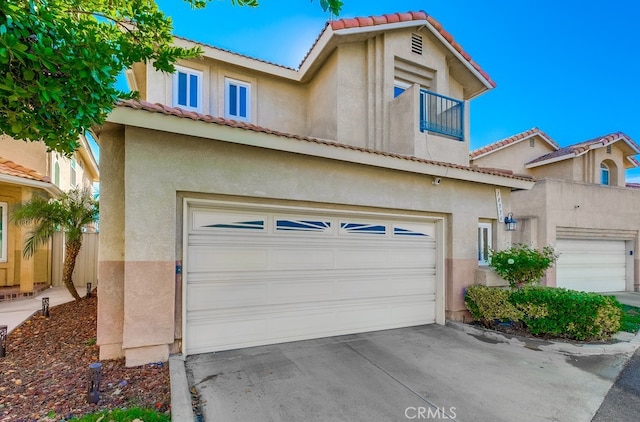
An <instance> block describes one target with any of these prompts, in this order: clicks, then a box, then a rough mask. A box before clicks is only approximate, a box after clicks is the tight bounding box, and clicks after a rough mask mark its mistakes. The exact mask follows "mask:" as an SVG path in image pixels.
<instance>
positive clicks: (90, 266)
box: [51, 232, 99, 288]
mask: <svg viewBox="0 0 640 422" xmlns="http://www.w3.org/2000/svg"><path fill="white" fill-rule="evenodd" d="M98 245H99V234H98V233H84V234H83V235H82V248H81V249H80V253H79V254H78V258H77V259H76V268H75V269H74V270H73V275H72V279H73V284H74V285H75V286H76V287H84V286H86V285H87V283H91V285H92V287H93V288H95V287H96V286H97V285H98ZM63 261H64V233H61V232H58V233H56V234H55V235H54V236H53V244H52V247H51V285H52V286H54V287H60V286H64V284H63V283H62V268H63Z"/></svg>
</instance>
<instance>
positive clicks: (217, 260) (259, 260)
mask: <svg viewBox="0 0 640 422" xmlns="http://www.w3.org/2000/svg"><path fill="white" fill-rule="evenodd" d="M268 258H269V254H268V250H267V249H259V248H251V247H247V246H245V247H243V248H221V247H213V246H192V247H191V248H190V249H189V266H188V271H193V272H208V271H221V270H222V271H228V270H247V269H266V268H267V265H268V262H269V259H268Z"/></svg>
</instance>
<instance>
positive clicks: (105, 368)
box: [0, 294, 171, 422]
mask: <svg viewBox="0 0 640 422" xmlns="http://www.w3.org/2000/svg"><path fill="white" fill-rule="evenodd" d="M96 306H97V298H96V296H95V294H94V295H93V297H91V298H88V299H87V298H85V299H82V300H80V301H78V302H70V303H66V304H64V305H60V306H56V307H54V308H51V309H50V313H49V315H50V316H49V318H46V317H44V316H42V315H41V313H40V312H38V313H37V314H36V315H34V316H33V317H31V318H30V319H29V320H27V321H25V323H24V324H22V325H21V326H20V327H18V328H16V329H15V330H14V331H13V332H12V333H11V334H9V336H8V338H7V345H6V346H7V347H6V357H4V358H0V422H5V421H12V422H13V421H62V420H67V419H70V418H72V417H78V416H82V415H85V414H88V413H92V412H97V411H101V410H107V409H113V408H116V407H117V408H129V407H145V408H153V409H156V410H158V411H160V412H167V413H168V412H169V411H170V405H171V394H170V383H169V367H168V364H166V363H165V364H163V363H156V364H149V365H144V366H139V367H135V368H127V367H125V364H124V359H118V360H111V361H103V362H101V363H102V381H101V383H100V401H99V402H98V403H97V404H90V403H88V400H87V392H88V387H89V369H88V368H89V365H90V364H91V363H96V362H99V348H98V346H97V345H96V319H97V318H96Z"/></svg>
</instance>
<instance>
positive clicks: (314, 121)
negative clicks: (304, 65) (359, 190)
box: [134, 28, 470, 165]
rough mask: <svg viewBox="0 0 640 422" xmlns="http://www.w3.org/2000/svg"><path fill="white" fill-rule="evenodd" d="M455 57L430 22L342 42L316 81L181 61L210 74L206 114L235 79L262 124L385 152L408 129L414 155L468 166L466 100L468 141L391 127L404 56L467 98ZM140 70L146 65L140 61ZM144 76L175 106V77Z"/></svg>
mask: <svg viewBox="0 0 640 422" xmlns="http://www.w3.org/2000/svg"><path fill="white" fill-rule="evenodd" d="M416 31H418V32H420V33H421V34H422V35H423V43H424V46H423V54H422V55H419V54H416V53H413V52H411V34H412V33H414V32H416ZM449 56H450V52H448V50H447V49H446V48H445V47H444V46H443V45H442V44H441V43H440V42H439V41H437V40H435V39H434V38H433V37H431V36H429V34H428V31H427V30H426V29H425V28H423V29H421V30H418V29H416V28H408V29H399V30H395V31H391V32H388V33H384V34H379V35H375V36H369V35H367V36H362V37H353V41H352V42H339V43H337V45H336V48H335V50H334V51H333V52H332V53H331V54H329V55H328V57H326V58H324V59H323V60H324V61H323V63H322V65H321V66H320V67H319V69H318V70H317V71H316V72H315V73H314V74H313V76H312V77H311V78H310V80H309V82H308V83H300V82H297V81H295V80H293V79H287V78H285V77H279V76H275V75H272V74H269V73H268V72H265V71H264V69H263V68H262V67H258V66H256V69H250V68H245V67H240V66H237V65H231V64H229V63H226V62H223V61H220V60H213V59H212V58H207V57H204V58H201V59H197V60H189V61H180V62H179V63H178V64H179V65H180V66H184V67H190V68H193V69H196V70H199V71H201V72H202V74H203V93H204V97H205V98H204V101H203V105H202V110H201V112H202V113H204V114H212V115H214V116H224V101H225V99H224V79H225V77H231V78H233V79H237V80H241V81H245V82H248V83H250V84H251V87H252V88H251V122H252V123H254V124H257V125H259V126H262V127H266V128H269V129H274V130H278V131H282V132H287V133H294V134H297V135H302V136H312V137H319V138H323V139H331V140H335V141H337V142H340V143H344V144H348V145H355V146H358V147H363V148H370V149H375V150H382V151H391V150H392V149H391V146H392V144H394V143H397V138H398V137H399V136H404V134H405V133H406V134H411V135H412V137H411V139H410V140H408V141H407V142H411V143H414V144H415V146H414V147H413V148H412V152H411V155H415V156H417V157H420V158H427V159H431V160H436V161H445V162H452V163H457V164H465V165H466V164H468V148H469V137H470V135H469V134H470V131H469V127H470V122H469V110H468V109H469V104H465V121H464V127H465V139H464V141H463V142H460V141H457V140H453V139H449V138H447V137H443V136H438V135H434V134H427V133H420V132H419V131H418V135H415V131H416V128H413V127H411V128H405V130H403V131H402V133H400V132H397V131H392V130H390V128H391V126H392V125H395V126H397V123H396V122H394V119H395V118H396V116H395V115H392V113H391V103H392V101H393V86H394V79H395V66H396V63H397V61H398V60H401V61H403V63H409V66H410V67H412V68H415V69H418V70H417V71H420V69H424V72H426V73H428V74H433V80H432V81H431V82H430V86H429V87H428V88H429V89H430V90H431V91H434V92H437V93H439V94H442V95H446V96H449V97H454V98H456V99H464V95H465V86H464V85H463V83H462V82H461V81H457V80H454V79H453V78H452V77H451V76H450V72H449V66H450V64H449V62H450V61H451V60H450V58H449ZM248 63H250V62H248ZM134 71H135V72H136V73H140V72H141V69H140V68H139V66H137V67H134ZM139 79H140V80H144V81H145V90H144V93H145V94H146V97H143V99H146V100H147V101H150V102H153V103H156V102H158V103H163V104H168V105H173V82H172V81H173V79H172V76H171V75H167V74H163V73H160V72H157V71H155V70H153V68H152V66H147V68H146V73H145V75H144V78H142V77H140V78H139ZM416 82H417V81H416ZM467 83H468V82H467ZM418 111H419V107H416V108H414V109H410V110H407V111H406V112H407V113H411V114H416V115H417V114H418ZM402 142H405V141H402Z"/></svg>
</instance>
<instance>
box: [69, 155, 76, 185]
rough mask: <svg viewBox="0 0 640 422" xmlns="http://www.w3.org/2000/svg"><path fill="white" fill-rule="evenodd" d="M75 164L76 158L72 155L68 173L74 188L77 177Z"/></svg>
mask: <svg viewBox="0 0 640 422" xmlns="http://www.w3.org/2000/svg"><path fill="white" fill-rule="evenodd" d="M76 165H77V162H76V159H75V157H72V158H71V166H70V169H71V170H70V173H71V187H74V188H75V187H76V185H77V181H76V178H77V172H76Z"/></svg>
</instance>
